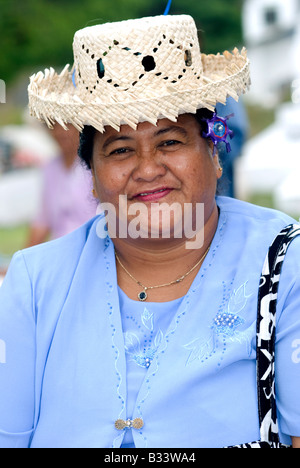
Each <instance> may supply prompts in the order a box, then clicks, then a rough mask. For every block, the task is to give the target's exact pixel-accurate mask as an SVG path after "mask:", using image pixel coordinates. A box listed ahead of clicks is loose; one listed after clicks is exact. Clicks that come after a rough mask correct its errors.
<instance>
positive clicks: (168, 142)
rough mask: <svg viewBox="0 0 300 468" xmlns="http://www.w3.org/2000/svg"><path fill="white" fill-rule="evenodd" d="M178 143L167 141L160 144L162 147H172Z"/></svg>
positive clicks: (178, 142)
mask: <svg viewBox="0 0 300 468" xmlns="http://www.w3.org/2000/svg"><path fill="white" fill-rule="evenodd" d="M179 144H180V141H178V140H167V141H164V142H163V143H162V146H174V145H179Z"/></svg>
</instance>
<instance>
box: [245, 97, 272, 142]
mask: <svg viewBox="0 0 300 468" xmlns="http://www.w3.org/2000/svg"><path fill="white" fill-rule="evenodd" d="M246 109H247V113H248V118H249V125H250V132H249V138H252V137H254V136H255V135H258V134H259V133H260V132H261V131H262V130H264V129H265V128H267V127H269V125H271V124H272V123H274V121H275V110H274V109H266V108H263V107H260V106H254V105H250V104H247V105H246Z"/></svg>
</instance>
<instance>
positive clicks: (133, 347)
mask: <svg viewBox="0 0 300 468" xmlns="http://www.w3.org/2000/svg"><path fill="white" fill-rule="evenodd" d="M126 318H127V319H129V320H132V321H133V322H134V323H135V325H136V327H137V329H138V332H137V333H132V332H126V333H124V341H125V351H126V354H128V355H129V356H130V358H131V360H133V361H135V363H136V364H137V365H138V366H141V367H145V368H146V369H147V368H148V367H150V365H151V362H152V361H153V359H154V356H155V354H156V352H157V350H158V348H159V346H160V345H161V343H162V341H163V339H164V334H163V332H162V331H161V330H160V329H159V330H158V332H157V334H156V335H155V336H154V331H153V330H154V314H153V312H151V311H150V310H149V309H147V307H145V308H144V310H143V312H142V314H141V324H142V325H141V324H139V323H138V321H137V320H136V319H135V318H134V317H131V316H127V317H126ZM143 327H144V328H145V329H146V330H147V333H144V332H143ZM149 332H150V333H149ZM141 336H143V338H141Z"/></svg>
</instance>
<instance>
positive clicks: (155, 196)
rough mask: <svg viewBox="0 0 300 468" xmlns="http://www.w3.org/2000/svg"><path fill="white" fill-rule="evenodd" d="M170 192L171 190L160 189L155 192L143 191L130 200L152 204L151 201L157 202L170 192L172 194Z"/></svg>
mask: <svg viewBox="0 0 300 468" xmlns="http://www.w3.org/2000/svg"><path fill="white" fill-rule="evenodd" d="M172 190H173V189H171V188H161V189H157V190H148V191H145V192H141V193H137V194H136V195H134V196H133V197H132V198H133V199H134V200H138V201H143V202H147V201H150V202H153V201H157V200H160V199H161V198H163V197H165V196H166V195H168V194H169V193H170V192H172Z"/></svg>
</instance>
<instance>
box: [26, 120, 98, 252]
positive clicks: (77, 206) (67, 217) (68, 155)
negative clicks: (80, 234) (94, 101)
mask: <svg viewBox="0 0 300 468" xmlns="http://www.w3.org/2000/svg"><path fill="white" fill-rule="evenodd" d="M67 128H68V130H64V129H63V128H62V127H61V126H60V125H59V124H55V125H54V127H53V129H52V130H50V132H51V135H52V136H53V138H54V140H55V141H56V143H57V144H58V146H59V148H60V155H59V156H58V157H56V158H55V159H53V160H52V161H50V162H48V163H47V164H46V165H45V167H44V169H43V194H42V199H41V206H40V210H39V213H38V215H37V217H36V219H35V220H34V222H33V223H32V225H31V227H30V232H29V238H28V241H27V246H28V247H30V246H33V245H36V244H40V243H42V242H45V241H46V240H48V239H49V238H50V239H56V238H58V237H61V236H63V235H65V234H69V233H70V232H72V231H73V230H75V229H76V228H78V227H79V226H81V225H82V224H84V223H85V222H86V221H88V220H89V219H90V218H92V217H93V216H95V215H96V207H97V204H96V201H95V199H94V198H93V196H92V188H93V187H92V179H91V175H90V173H89V171H87V170H86V169H85V168H84V167H83V166H82V164H81V163H80V161H79V158H78V156H77V148H78V142H79V133H78V131H77V130H76V129H75V127H73V126H72V125H68V126H67Z"/></svg>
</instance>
